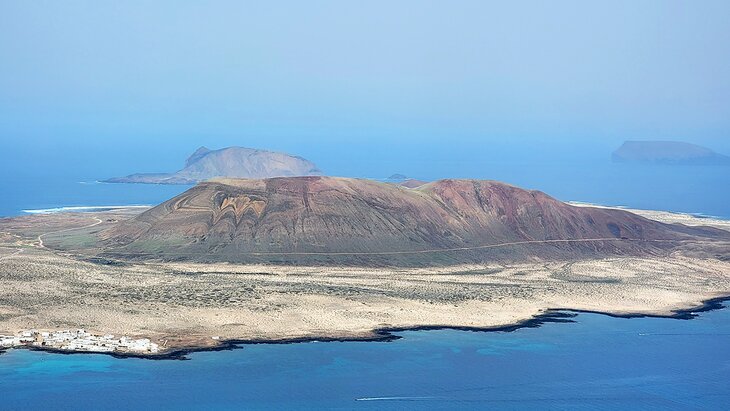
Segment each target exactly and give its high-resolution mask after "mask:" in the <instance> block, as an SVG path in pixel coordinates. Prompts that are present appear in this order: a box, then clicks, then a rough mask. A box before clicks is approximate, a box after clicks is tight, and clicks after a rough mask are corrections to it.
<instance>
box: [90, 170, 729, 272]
mask: <svg viewBox="0 0 730 411" xmlns="http://www.w3.org/2000/svg"><path fill="white" fill-rule="evenodd" d="M100 236H101V238H100V240H101V244H102V248H103V249H104V250H105V252H106V254H107V256H109V257H125V256H126V257H130V256H131V257H134V258H145V257H148V258H162V259H180V260H193V261H230V262H267V263H315V264H396V265H424V264H453V263H464V262H473V261H484V260H490V261H494V260H499V261H502V260H504V261H507V260H509V261H524V260H532V259H534V258H543V259H551V258H568V257H571V258H572V257H586V256H592V257H595V256H609V255H641V254H656V253H659V252H664V250H666V249H668V248H670V247H672V246H673V245H676V242H678V241H681V240H687V239H697V238H704V239H707V238H714V237H723V238H728V237H730V233H728V232H725V231H722V230H713V229H707V228H691V227H685V226H679V225H668V224H662V223H659V222H656V221H652V220H648V219H645V218H643V217H640V216H638V215H635V214H632V213H629V212H626V211H622V210H613V209H601V208H588V207H574V206H570V205H568V204H565V203H563V202H560V201H558V200H556V199H554V198H552V197H550V196H548V195H546V194H544V193H542V192H539V191H528V190H523V189H520V188H517V187H514V186H510V185H507V184H503V183H499V182H495V181H481V180H441V181H437V182H433V183H429V184H426V185H423V186H421V187H419V188H415V189H407V188H404V187H401V186H398V185H395V184H388V183H380V182H376V181H371V180H358V179H346V178H331V177H297V178H273V179H266V180H239V179H217V180H212V181H209V182H204V183H201V184H198V185H197V186H195V187H193V188H191V189H190V190H188V191H186V192H185V193H183V194H181V195H179V196H177V197H175V198H173V199H171V200H169V201H166V202H165V203H163V204H161V205H159V206H157V207H155V208H152V209H150V210H149V211H147V212H145V213H143V214H141V215H139V216H138V217H136V218H134V219H133V220H131V221H128V222H123V223H120V224H118V225H116V226H114V227H112V228H110V229H107V230H105V231H103V232H102V233H101V234H100ZM576 240H577V241H576ZM654 240H661V241H654ZM504 244H509V246H504ZM495 245H497V246H496V247H493V246H495Z"/></svg>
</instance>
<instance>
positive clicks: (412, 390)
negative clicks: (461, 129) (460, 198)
mask: <svg viewBox="0 0 730 411" xmlns="http://www.w3.org/2000/svg"><path fill="white" fill-rule="evenodd" d="M573 320H574V321H575V323H547V324H543V325H542V326H540V327H539V328H522V329H519V330H517V331H514V332H469V331H455V330H440V331H408V332H401V333H398V335H399V336H401V337H402V338H401V339H398V340H395V341H391V342H311V343H295V344H256V345H242V346H240V348H239V349H235V350H232V351H216V352H199V353H192V354H189V355H188V358H189V360H187V361H184V360H146V359H117V358H113V357H110V356H105V355H98V354H91V355H87V354H76V355H62V354H50V353H44V352H35V351H28V350H24V349H19V350H10V351H8V352H6V353H4V354H2V355H0V409H3V410H17V409H79V408H84V409H113V410H117V409H118V410H125V409H159V410H208V409H221V410H228V409H229V410H240V409H273V410H290V409H312V410H321V409H338V410H351V409H352V410H358V409H362V410H391V409H394V410H402V409H443V410H466V409H499V410H509V409H540V410H550V409H555V410H566V409H581V410H583V409H596V410H604V409H605V410H628V409H631V410H641V409H647V410H648V409H663V410H688V409H724V408H727V405H728V404H730V384H728V383H727V382H728V381H730V348H728V347H730V310H728V309H722V310H716V311H709V312H703V313H700V314H699V316H698V317H697V318H695V319H692V320H678V319H664V318H632V319H625V318H613V317H609V316H605V315H600V314H585V313H584V314H579V315H577V316H576V317H575V318H573Z"/></svg>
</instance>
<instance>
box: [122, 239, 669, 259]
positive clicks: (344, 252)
mask: <svg viewBox="0 0 730 411" xmlns="http://www.w3.org/2000/svg"><path fill="white" fill-rule="evenodd" d="M598 241H634V242H663V243H677V242H680V240H669V239H655V240H650V239H639V238H615V237H606V238H580V239H567V240H565V239H562V240H525V241H514V242H508V243H499V244H487V245H480V246H473V247H456V248H438V249H428V250H405V251H371V252H367V251H364V252H354V251H342V252H326V251H309V252H305V251H301V252H297V251H281V252H247V253H238V254H240V255H251V256H267V255H272V256H275V255H350V256H358V255H361V256H368V255H403V254H430V253H443V252H450V251H469V250H481V249H488V248H499V247H508V246H513V245H524V244H553V243H575V242H587V243H588V242H598ZM110 253H112V254H119V255H156V256H159V254H154V253H145V252H124V251H110ZM165 254H166V255H190V254H203V253H194V252H184V253H169V252H168V253H165Z"/></svg>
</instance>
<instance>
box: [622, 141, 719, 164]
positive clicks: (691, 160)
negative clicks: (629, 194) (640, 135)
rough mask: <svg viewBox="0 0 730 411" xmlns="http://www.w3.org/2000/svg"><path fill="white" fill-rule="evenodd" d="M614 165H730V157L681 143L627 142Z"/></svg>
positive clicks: (694, 145)
mask: <svg viewBox="0 0 730 411" xmlns="http://www.w3.org/2000/svg"><path fill="white" fill-rule="evenodd" d="M612 160H613V162H614V163H633V164H663V165H730V157H728V156H725V155H722V154H718V153H716V152H714V151H712V150H710V149H709V148H706V147H702V146H698V145H696V144H691V143H685V142H681V141H626V142H624V143H623V145H621V147H619V148H618V149H617V150H616V151H614V152H613V155H612Z"/></svg>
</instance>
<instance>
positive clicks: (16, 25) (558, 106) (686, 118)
mask: <svg viewBox="0 0 730 411" xmlns="http://www.w3.org/2000/svg"><path fill="white" fill-rule="evenodd" d="M729 21H730V1H633V0H632V1H605V2H600V3H599V2H589V1H546V2H537V1H532V2H530V1H526V2H521V1H515V2H512V1H510V2H488V1H473V2H471V1H448V2H447V1H439V2H429V1H423V0H419V1H392V0H391V1H382V2H378V1H367V2H346V1H332V2H320V1H293V2H276V1H265V2H264V1H262V2H257V3H253V2H244V1H154V2H153V1H124V2H111V1H110V2H106V1H99V0H95V1H84V2H80V1H47V2H44V1H9V0H3V1H1V2H0V139H2V142H3V143H4V145H5V146H6V148H7V147H16V146H17V147H21V146H22V147H29V146H32V147H38V148H39V150H46V153H45V154H44V155H46V156H49V157H52V156H56V155H58V151H57V149H58V148H73V149H75V150H86V151H88V152H97V153H107V152H108V151H109V150H113V152H114V153H117V154H118V156H117V157H116V158H115V159H114V160H118V161H119V162H120V164H122V161H125V162H126V163H124V166H125V167H126V169H129V171H130V172H132V171H139V170H137V169H134V167H135V166H137V165H140V166H142V165H143V166H144V167H143V168H144V169H145V170H146V171H155V170H152V168H155V167H157V168H158V169H162V170H167V169H168V168H169V167H171V166H172V167H173V168H174V167H175V166H177V165H179V164H180V163H181V162H182V158H184V156H185V154H186V153H188V152H190V151H192V150H193V149H195V148H196V147H197V146H199V145H202V144H205V145H209V146H211V147H213V148H216V147H222V146H226V145H233V144H235V145H244V146H252V147H260V148H272V149H283V150H287V151H291V152H295V153H298V154H302V155H306V156H308V157H313V158H314V159H315V160H317V162H318V163H320V164H321V165H322V166H323V168H325V169H326V170H327V169H328V166H329V169H334V172H335V173H339V174H346V173H348V170H349V169H348V168H347V167H348V166H351V165H352V164H363V167H365V166H364V164H366V163H367V162H369V161H371V160H373V159H374V158H376V157H378V156H381V157H382V156H386V157H387V155H389V154H387V153H390V155H391V156H392V157H393V159H396V158H397V157H398V156H400V155H403V156H406V157H407V153H409V152H410V153H414V152H415V153H417V154H411V157H418V158H421V159H424V158H426V159H428V158H430V157H429V156H431V157H434V156H437V155H439V154H441V153H452V154H454V155H456V156H458V155H459V154H460V153H461V154H463V153H465V152H469V153H472V154H473V153H475V150H476V152H479V153H483V154H484V155H489V154H490V153H491V155H492V157H494V158H499V157H500V156H501V155H502V154H503V153H513V151H511V148H513V147H528V151H529V150H530V149H531V150H532V152H531V153H532V154H534V155H540V154H541V153H543V149H544V148H545V147H546V145H547V142H557V144H559V145H561V147H572V146H575V147H577V149H586V150H589V151H590V150H593V151H592V152H595V153H599V152H600V153H603V150H610V149H613V148H614V146H616V145H617V144H618V143H620V142H621V141H622V140H624V139H679V140H687V141H694V142H699V143H703V144H706V145H709V146H711V147H713V148H716V149H718V150H720V151H726V152H730V143H729V142H728V136H730V133H729V132H730V115H729V114H730V24H728V22H729ZM374 147H379V149H378V150H374ZM459 147H461V149H460V148H459ZM140 148H145V149H146V150H147V153H148V154H149V155H148V156H145V155H142V154H140V155H135V151H138V152H139V151H145V150H140ZM413 150H415V151H413ZM419 150H421V151H419ZM459 150H461V151H459ZM479 150H481V151H479ZM6 152H7V151H6ZM386 152H387V153H386ZM150 153H151V154H150ZM495 153H496V154H495ZM333 154H334V155H336V157H333ZM729 154H730V153H729ZM21 155H22V154H21ZM601 155H603V154H601ZM606 155H608V154H606ZM373 161H375V160H373ZM424 161H425V160H424ZM358 162H359V163H358ZM158 166H159V167H158ZM122 168H123V167H122V165H120V167H119V169H122ZM358 170H359V173H360V174H363V173H365V174H366V173H368V172H370V171H369V170H367V169H366V168H362V167H361V169H358ZM393 171H398V170H393ZM352 172H353V173H354V174H357V173H358V171H357V170H354V171H352Z"/></svg>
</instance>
